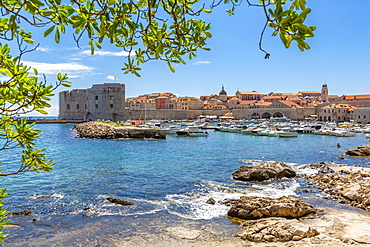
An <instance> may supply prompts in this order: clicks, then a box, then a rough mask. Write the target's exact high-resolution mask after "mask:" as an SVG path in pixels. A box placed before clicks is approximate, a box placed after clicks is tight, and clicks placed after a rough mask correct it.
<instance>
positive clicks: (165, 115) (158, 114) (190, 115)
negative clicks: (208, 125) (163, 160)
mask: <svg viewBox="0 0 370 247" xmlns="http://www.w3.org/2000/svg"><path fill="white" fill-rule="evenodd" d="M227 112H228V111H227V110H166V109H161V110H160V109H158V110H146V111H144V110H127V111H126V114H125V115H126V117H127V119H133V120H142V119H145V118H146V119H147V120H149V119H175V120H180V119H196V118H197V117H199V116H200V115H216V116H223V115H225V114H226V113H227Z"/></svg>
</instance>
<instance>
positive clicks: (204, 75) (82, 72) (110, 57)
mask: <svg viewBox="0 0 370 247" xmlns="http://www.w3.org/2000/svg"><path fill="white" fill-rule="evenodd" d="M307 2H308V4H307V6H308V7H310V8H312V12H311V14H310V16H309V17H308V19H307V24H309V25H314V26H316V27H317V29H316V31H315V35H316V36H315V37H313V38H310V39H309V40H308V43H309V45H310V46H311V49H310V50H308V51H304V52H301V51H299V49H298V48H297V47H296V45H295V44H292V47H291V48H289V49H286V48H285V47H284V45H283V44H282V43H281V41H280V39H279V38H278V37H271V31H270V30H267V31H266V34H265V37H264V42H263V47H264V49H265V50H267V51H268V52H269V53H270V54H271V57H270V59H264V53H263V52H261V51H260V50H259V48H258V42H259V36H260V33H261V30H262V27H263V25H264V19H263V13H262V9H260V8H256V7H248V6H247V4H243V5H242V6H240V7H239V8H237V10H236V14H235V15H234V16H231V17H229V16H228V15H227V13H226V12H225V9H226V8H228V7H227V6H219V7H218V8H216V9H215V10H214V11H213V13H211V14H204V15H203V19H205V20H206V21H207V22H209V23H211V25H212V29H211V32H212V34H213V38H212V39H210V40H209V42H208V47H209V48H211V51H200V52H199V53H198V56H197V57H196V58H194V59H193V60H190V61H187V64H186V65H176V66H175V69H176V73H172V72H171V71H170V70H169V69H168V67H167V65H166V64H165V63H163V62H159V61H152V62H149V63H147V64H145V65H143V66H142V71H141V77H140V78H139V77H136V76H134V75H124V74H123V72H122V71H121V68H122V67H123V66H122V65H123V63H124V62H125V57H124V54H123V53H122V52H120V50H118V49H117V48H115V47H114V46H112V45H109V44H104V45H103V49H102V50H99V51H96V54H95V55H94V56H91V55H89V54H90V53H89V52H90V51H89V48H88V47H86V46H84V44H81V46H82V49H78V48H77V45H76V43H75V42H74V41H73V39H72V36H71V34H70V33H69V34H67V35H64V36H62V42H61V43H60V44H55V42H54V39H53V37H47V38H42V37H41V33H42V32H40V33H35V38H36V39H37V40H38V41H39V42H40V47H39V49H38V50H37V51H35V52H33V53H29V54H26V55H25V56H24V57H23V60H24V61H27V62H29V63H30V64H31V65H33V66H35V67H36V68H37V69H38V70H39V72H41V73H45V74H46V75H47V78H48V82H49V83H52V82H53V81H54V79H53V78H55V75H56V73H57V72H58V71H60V72H64V73H68V74H69V76H70V79H71V80H72V81H73V86H72V89H73V88H89V87H91V85H92V84H100V83H107V82H117V83H124V84H126V97H134V96H137V95H140V94H147V93H154V92H163V93H164V92H171V93H174V94H177V95H178V96H195V97H199V96H200V95H209V94H213V93H218V92H219V91H220V89H221V86H222V85H224V86H225V90H226V91H227V93H228V95H234V94H235V92H236V91H237V90H238V89H239V90H240V91H252V90H255V91H258V92H260V93H269V92H291V93H296V92H298V91H320V89H321V86H322V84H323V83H327V84H328V87H329V94H336V95H343V94H346V95H352V94H370V87H369V82H370V66H369V65H370V63H369V61H368V59H369V55H370V48H369V44H370V21H369V19H368V12H369V9H370V1H367V0H366V1H365V0H357V1H352V2H351V3H350V4H349V3H346V2H345V1H334V0H324V1H307ZM345 3H346V4H345ZM38 36H39V37H40V38H39V37H38ZM51 36H52V35H51ZM114 77H115V78H117V79H116V80H114V79H113V78H114ZM62 90H66V89H65V88H63V89H62ZM59 91H61V90H58V91H57V94H58V92H59ZM51 104H52V105H53V108H52V109H50V110H49V112H50V115H57V114H58V97H57V95H56V96H54V97H53V98H52V101H51Z"/></svg>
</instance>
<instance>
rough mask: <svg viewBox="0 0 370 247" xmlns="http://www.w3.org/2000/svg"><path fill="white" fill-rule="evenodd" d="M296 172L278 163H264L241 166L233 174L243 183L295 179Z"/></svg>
mask: <svg viewBox="0 0 370 247" xmlns="http://www.w3.org/2000/svg"><path fill="white" fill-rule="evenodd" d="M295 176H296V172H295V171H294V170H293V169H292V168H291V167H290V166H288V165H287V164H285V163H283V162H277V161H264V162H262V163H259V164H255V165H244V166H241V167H240V168H239V169H238V170H237V171H235V172H234V173H233V178H234V179H236V180H243V181H263V180H268V179H270V178H281V177H288V178H291V177H295Z"/></svg>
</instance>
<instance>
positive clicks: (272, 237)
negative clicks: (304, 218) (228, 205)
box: [236, 218, 319, 242]
mask: <svg viewBox="0 0 370 247" xmlns="http://www.w3.org/2000/svg"><path fill="white" fill-rule="evenodd" d="M241 227H242V228H243V231H242V232H240V233H238V234H237V235H236V236H237V237H240V238H241V239H243V240H249V241H254V242H262V241H269V242H281V241H289V240H294V241H297V240H301V239H303V238H307V237H313V236H316V235H318V234H319V232H318V231H317V230H316V229H314V228H312V227H310V226H307V225H304V224H302V223H301V222H299V221H298V220H297V219H291V220H288V219H285V218H268V219H260V220H252V221H247V222H245V223H243V224H242V225H241Z"/></svg>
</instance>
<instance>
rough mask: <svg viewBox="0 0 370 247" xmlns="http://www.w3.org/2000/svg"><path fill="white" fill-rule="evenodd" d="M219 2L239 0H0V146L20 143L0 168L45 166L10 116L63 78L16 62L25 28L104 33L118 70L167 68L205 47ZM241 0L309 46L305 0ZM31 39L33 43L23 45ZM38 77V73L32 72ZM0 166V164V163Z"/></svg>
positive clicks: (27, 132)
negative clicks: (12, 160)
mask: <svg viewBox="0 0 370 247" xmlns="http://www.w3.org/2000/svg"><path fill="white" fill-rule="evenodd" d="M221 4H227V5H229V6H230V8H229V9H228V10H227V12H228V13H229V14H230V15H232V14H233V13H234V10H235V8H236V7H238V6H239V5H240V4H241V2H239V0H220V1H219V2H216V1H213V2H212V3H206V2H201V1H200V0H136V1H135V0H128V1H122V0H69V1H68V0H42V1H41V0H3V1H0V11H1V17H0V39H1V40H3V42H2V43H0V73H1V76H3V77H2V78H4V77H5V78H6V79H0V113H1V118H0V151H1V150H6V149H14V148H21V149H22V150H23V153H22V155H21V157H20V168H19V169H18V170H16V171H14V172H10V173H6V174H5V173H0V176H9V175H16V174H22V173H24V172H27V171H37V172H40V171H50V170H51V169H52V166H53V164H54V163H53V161H52V160H47V159H46V155H45V153H44V149H41V150H40V149H36V148H35V147H34V142H35V140H36V138H37V137H38V135H39V132H40V131H39V130H37V129H35V128H34V126H33V125H32V124H27V122H26V120H25V119H16V117H17V116H18V115H20V114H24V113H29V112H33V111H38V112H41V113H46V112H45V108H47V107H48V106H50V105H49V103H48V101H49V100H50V97H51V96H52V95H53V91H54V90H55V88H56V87H58V86H60V85H64V86H69V85H70V82H69V81H68V77H67V75H62V74H58V76H57V79H56V84H55V85H49V84H48V83H47V82H46V79H45V78H46V77H44V78H42V77H39V75H38V73H37V70H36V69H33V68H30V67H29V66H27V65H25V64H22V63H21V57H22V55H24V54H25V53H26V52H30V51H32V50H33V49H34V48H35V47H37V44H38V43H37V42H40V40H37V42H36V41H35V40H34V37H33V36H32V32H31V30H34V29H35V28H40V29H42V30H44V36H49V35H53V36H54V39H55V42H56V43H59V42H60V40H61V36H62V34H65V33H67V32H73V34H72V36H73V39H74V40H75V42H76V45H77V46H80V44H81V43H82V42H87V44H88V45H89V46H90V49H91V54H94V51H95V49H100V48H102V47H101V46H102V43H103V42H104V41H105V40H107V41H109V42H110V43H111V44H112V45H114V46H116V47H118V48H121V49H123V50H124V51H126V52H127V60H126V61H124V62H123V68H122V70H123V71H124V73H125V74H127V73H133V74H135V75H137V76H140V75H139V72H138V71H140V69H141V68H140V66H141V65H142V64H143V63H145V62H148V61H150V60H162V61H164V62H165V63H167V64H168V66H169V68H170V69H171V71H174V67H173V63H184V64H185V61H184V60H185V59H187V58H188V59H192V58H193V57H195V56H196V55H197V51H198V50H199V49H203V50H209V49H208V48H207V47H206V41H207V39H208V38H211V37H212V35H211V33H210V28H211V26H210V24H207V23H206V22H205V21H203V20H201V19H200V18H199V16H200V15H201V14H202V13H210V12H211V9H212V8H215V7H216V6H219V5H221ZM246 4H248V5H250V6H255V7H259V8H261V10H262V11H263V12H264V13H265V16H266V23H265V27H264V28H263V30H262V34H261V39H260V49H261V50H262V51H263V52H265V58H268V57H269V54H268V53H267V52H266V51H264V49H263V48H262V37H263V35H264V33H265V31H266V30H265V29H266V27H270V28H272V35H275V36H277V35H279V36H280V39H281V40H282V42H283V44H284V45H285V46H286V47H290V45H291V43H292V41H295V42H296V43H297V45H298V48H299V49H300V50H305V49H309V46H308V44H307V43H306V37H312V36H313V31H314V29H315V28H314V27H307V26H306V25H305V24H304V21H305V19H306V17H307V14H308V13H309V12H310V9H309V8H306V0H285V1H284V0H258V1H256V3H252V2H251V1H250V0H246ZM11 42H13V43H15V44H16V45H17V46H18V48H19V54H17V55H16V56H14V55H12V54H11V53H10V48H9V46H8V44H7V43H11ZM28 45H33V46H34V47H33V48H28ZM40 78H42V79H40ZM0 172H1V171H0ZM6 195H7V194H6V191H5V190H4V189H3V190H0V241H1V239H3V238H4V234H3V233H2V232H1V231H2V229H3V225H4V224H5V221H4V217H5V213H6V212H5V210H4V209H3V208H1V206H2V200H3V198H4V197H5V196H6Z"/></svg>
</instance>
